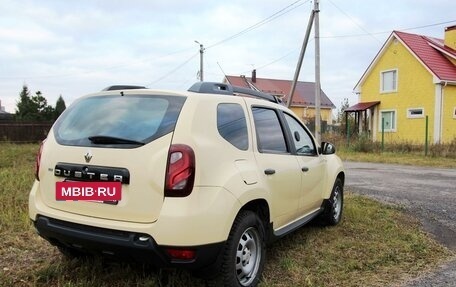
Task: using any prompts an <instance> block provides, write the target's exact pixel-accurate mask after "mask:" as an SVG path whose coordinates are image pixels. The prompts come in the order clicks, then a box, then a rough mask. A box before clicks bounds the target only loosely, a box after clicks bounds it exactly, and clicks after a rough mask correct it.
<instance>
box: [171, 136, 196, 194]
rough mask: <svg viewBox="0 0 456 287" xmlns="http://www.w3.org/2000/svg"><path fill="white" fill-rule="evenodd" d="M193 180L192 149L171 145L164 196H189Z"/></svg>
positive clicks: (181, 145) (193, 154)
mask: <svg viewBox="0 0 456 287" xmlns="http://www.w3.org/2000/svg"><path fill="white" fill-rule="evenodd" d="M194 180H195V153H194V152H193V150H192V148H191V147H189V146H187V145H183V144H176V145H172V146H171V147H170V149H169V153H168V167H167V170H166V181H165V196H170V197H184V196H187V195H189V194H190V193H191V192H192V189H193V181H194Z"/></svg>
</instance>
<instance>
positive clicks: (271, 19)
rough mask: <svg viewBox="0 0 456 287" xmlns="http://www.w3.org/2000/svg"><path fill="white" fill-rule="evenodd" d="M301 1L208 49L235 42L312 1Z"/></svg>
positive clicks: (298, 0)
mask: <svg viewBox="0 0 456 287" xmlns="http://www.w3.org/2000/svg"><path fill="white" fill-rule="evenodd" d="M301 1H302V0H297V1H295V2H293V3H291V4H289V5H287V6H285V7H284V8H282V9H280V10H279V11H277V12H275V13H273V14H272V15H270V16H268V17H266V18H265V19H263V20H261V21H259V22H257V23H255V24H253V25H252V26H249V27H247V28H245V29H244V30H242V31H240V32H238V33H236V34H233V35H231V36H229V37H227V38H225V39H223V40H220V41H218V42H216V43H214V44H212V45H210V46H208V47H207V48H206V49H210V48H212V47H215V46H218V45H220V44H222V43H225V42H227V41H230V40H233V39H235V38H238V37H240V36H242V35H243V34H245V33H248V32H250V31H252V30H254V29H257V28H259V27H261V26H263V25H265V24H267V23H269V22H271V21H273V20H275V19H277V18H278V17H280V16H283V15H285V14H287V13H289V12H291V11H293V10H294V9H296V8H298V7H301V6H302V5H304V4H306V3H308V2H310V0H307V1H305V2H303V3H301V4H298V3H299V2H301Z"/></svg>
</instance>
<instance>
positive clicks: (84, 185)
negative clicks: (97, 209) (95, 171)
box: [55, 181, 122, 205]
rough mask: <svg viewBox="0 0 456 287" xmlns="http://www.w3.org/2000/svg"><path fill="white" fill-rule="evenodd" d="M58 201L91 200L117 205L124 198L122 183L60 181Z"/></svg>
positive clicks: (56, 196)
mask: <svg viewBox="0 0 456 287" xmlns="http://www.w3.org/2000/svg"><path fill="white" fill-rule="evenodd" d="M55 199H56V200H57V201H67V200H71V201H90V202H98V203H106V204H113V205H116V204H117V203H118V202H119V201H120V200H121V199H122V183H120V182H106V181H105V182H98V181H92V182H88V181H60V182H56V183H55Z"/></svg>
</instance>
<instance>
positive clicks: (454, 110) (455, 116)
mask: <svg viewBox="0 0 456 287" xmlns="http://www.w3.org/2000/svg"><path fill="white" fill-rule="evenodd" d="M453 119H456V107H454V109H453Z"/></svg>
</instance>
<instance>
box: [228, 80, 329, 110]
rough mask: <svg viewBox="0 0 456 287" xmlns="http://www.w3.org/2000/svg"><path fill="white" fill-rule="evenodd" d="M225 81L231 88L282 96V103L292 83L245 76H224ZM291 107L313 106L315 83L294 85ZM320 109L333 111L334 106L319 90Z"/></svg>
mask: <svg viewBox="0 0 456 287" xmlns="http://www.w3.org/2000/svg"><path fill="white" fill-rule="evenodd" d="M226 80H227V81H228V82H229V83H230V84H231V85H233V86H239V87H243V88H248V89H253V90H254V89H257V90H260V91H262V92H265V93H269V94H272V95H277V96H283V98H282V99H283V101H284V102H287V99H288V94H289V93H290V90H291V84H292V81H289V80H277V79H266V78H258V77H257V78H256V80H255V82H253V81H252V78H250V77H245V76H226ZM291 106H311V107H314V106H315V83H312V82H301V81H298V82H297V83H296V90H295V92H294V94H293V102H292V103H291ZM321 107H323V108H331V109H335V108H336V106H335V105H334V104H333V103H332V102H331V100H330V99H329V98H328V96H327V95H326V94H325V93H324V92H323V90H321Z"/></svg>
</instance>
